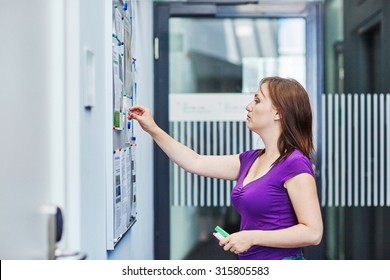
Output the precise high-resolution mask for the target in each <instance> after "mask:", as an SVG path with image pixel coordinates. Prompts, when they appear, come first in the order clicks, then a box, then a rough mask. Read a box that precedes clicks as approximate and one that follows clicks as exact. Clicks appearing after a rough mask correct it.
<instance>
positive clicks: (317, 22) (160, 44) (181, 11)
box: [153, 0, 324, 260]
mask: <svg viewBox="0 0 390 280" xmlns="http://www.w3.org/2000/svg"><path fill="white" fill-rule="evenodd" d="M208 2H209V3H207V4H204V3H186V2H165V1H164V2H155V3H154V7H153V8H154V11H153V12H154V26H153V38H154V88H155V91H154V117H155V119H156V120H157V121H158V123H159V126H160V127H161V128H162V129H163V130H164V131H169V98H168V97H169V18H171V17H190V18H197V17H198V18H205V17H207V18H294V17H301V18H305V19H306V38H307V40H306V52H307V54H306V73H307V74H306V81H307V85H306V88H307V91H308V93H309V95H310V99H311V103H312V104H311V105H312V109H313V112H316V114H313V124H314V126H313V132H314V133H313V136H314V144H315V150H316V154H315V158H314V159H313V161H314V163H315V165H316V166H315V171H316V174H317V176H316V182H317V186H318V187H319V189H320V188H321V179H320V172H319V170H321V160H320V159H321V154H322V151H321V146H322V143H321V128H320V125H319V124H321V119H320V118H321V115H322V112H321V103H320V102H321V94H322V92H323V59H322V57H323V50H322V45H323V37H322V34H323V3H322V2H315V1H314V2H300V3H272V4H271V3H267V4H239V3H238V2H240V1H235V3H236V5H232V4H227V3H225V4H223V1H220V0H216V1H208ZM227 2H232V1H227ZM242 2H243V3H244V2H245V1H242ZM246 2H248V1H246ZM308 73H309V74H308ZM169 176H170V173H169V158H168V157H167V156H166V155H165V154H164V152H163V151H162V150H161V149H160V148H159V147H158V146H157V145H156V144H154V217H155V219H154V238H155V242H154V255H155V259H157V260H164V259H170V190H169ZM319 194H321V192H320V191H319ZM320 247H323V246H320ZM305 253H306V255H309V256H310V258H317V259H318V258H322V257H323V255H324V254H323V250H322V249H316V250H315V251H314V250H313V253H312V252H311V251H309V252H305Z"/></svg>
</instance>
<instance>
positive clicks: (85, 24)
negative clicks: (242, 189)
mask: <svg viewBox="0 0 390 280" xmlns="http://www.w3.org/2000/svg"><path fill="white" fill-rule="evenodd" d="M111 8H112V6H111V3H110V1H104V0H99V1H96V0H88V1H86V0H83V1H80V6H79V9H80V10H79V12H80V14H79V21H80V34H79V40H80V42H79V48H80V49H79V53H80V59H79V63H80V65H79V67H80V68H79V69H80V79H81V81H80V93H81V94H80V95H79V97H80V100H79V107H78V110H79V112H78V114H79V115H80V118H79V121H80V124H79V125H80V131H79V136H80V188H79V189H80V190H79V197H80V198H79V200H77V199H76V201H75V203H79V205H72V195H71V194H68V199H69V200H68V201H69V204H70V208H73V209H79V213H80V217H79V218H77V217H74V216H73V217H70V219H72V220H73V221H75V222H76V224H75V225H74V228H77V226H78V225H77V222H79V232H80V250H81V251H82V252H84V253H86V254H87V258H88V259H153V257H154V252H153V237H154V236H153V223H154V218H153V214H154V213H153V176H151V174H153V169H152V167H153V162H152V153H153V148H152V147H153V146H152V141H151V139H150V137H147V135H145V134H143V133H142V132H140V131H139V133H138V135H137V142H138V146H137V161H136V164H137V166H136V168H137V209H138V211H137V212H138V215H137V222H136V223H135V225H134V226H133V227H132V228H131V229H130V231H128V232H127V234H126V235H125V237H124V238H123V239H122V240H121V241H120V242H119V243H118V244H117V246H116V247H115V250H113V251H107V250H106V188H107V184H106V180H107V178H108V180H110V177H109V176H110V174H109V176H108V177H106V170H107V167H106V164H110V163H109V162H108V161H112V154H110V151H111V150H112V147H110V141H108V140H109V139H107V134H108V135H109V136H108V137H112V125H111V124H109V123H107V117H108V119H110V118H111V116H110V115H108V116H107V114H112V106H111V104H112V103H110V102H112V97H111V95H110V94H111V92H110V90H111V89H112V81H111V79H112V77H111V71H107V69H111V56H112V51H111V36H110V35H111ZM137 10H138V13H137V14H136V16H135V18H134V19H133V22H134V23H135V24H136V26H135V28H136V35H135V36H136V55H135V56H136V58H137V71H138V73H137V80H138V103H140V104H144V105H146V106H149V107H150V106H151V104H152V96H153V60H152V59H153V57H152V54H153V52H152V2H150V1H140V5H139V6H138V9H137ZM86 49H89V50H91V51H92V52H93V53H94V55H95V66H96V72H95V73H96V99H95V106H94V107H93V108H92V109H86V108H84V106H83V90H84V86H85V82H86V78H85V76H84V72H85V50H86ZM107 58H108V59H107ZM107 97H108V98H107ZM109 103H110V104H109ZM107 108H108V110H107ZM110 109H111V110H110ZM75 110H76V108H75ZM110 135H111V136H110ZM107 149H109V152H108V153H107ZM76 196H77V195H76ZM73 212H77V211H73ZM76 232H77V231H76ZM69 234H70V233H69ZM70 238H71V237H70ZM76 242H77V241H76Z"/></svg>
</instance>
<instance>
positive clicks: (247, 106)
mask: <svg viewBox="0 0 390 280" xmlns="http://www.w3.org/2000/svg"><path fill="white" fill-rule="evenodd" d="M250 105H251V102H250V103H248V105H246V107H245V110H247V111H248V112H249V111H250V110H251V107H250Z"/></svg>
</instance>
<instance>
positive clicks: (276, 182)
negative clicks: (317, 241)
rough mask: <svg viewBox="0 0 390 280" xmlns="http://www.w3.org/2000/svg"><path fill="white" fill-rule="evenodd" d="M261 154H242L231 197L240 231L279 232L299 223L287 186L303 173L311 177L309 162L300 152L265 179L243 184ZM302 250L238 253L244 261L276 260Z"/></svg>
mask: <svg viewBox="0 0 390 280" xmlns="http://www.w3.org/2000/svg"><path fill="white" fill-rule="evenodd" d="M258 155H259V150H249V151H247V152H244V153H242V154H240V162H241V166H240V173H239V176H238V180H237V184H236V186H235V187H234V188H233V191H232V194H231V198H232V204H233V206H234V208H235V209H236V210H237V211H238V213H239V214H240V215H241V226H240V230H276V229H283V228H288V227H291V226H293V225H296V224H297V223H298V221H297V217H296V215H295V212H294V209H293V207H292V204H291V201H290V198H289V196H288V193H287V189H286V188H285V187H284V183H285V182H286V181H287V180H288V179H290V178H292V177H294V176H296V175H298V174H301V173H309V174H311V175H312V176H314V174H313V169H312V167H311V163H310V160H309V159H308V158H307V157H306V156H305V155H304V154H303V153H302V152H301V151H299V150H294V151H293V152H292V153H291V154H290V155H289V156H288V157H287V158H285V159H283V160H282V161H280V162H278V163H277V164H275V165H273V166H272V167H271V169H270V170H269V171H268V172H267V173H266V174H264V175H263V176H262V177H260V178H258V179H255V180H254V181H252V182H250V183H247V184H246V185H245V186H243V185H242V184H243V181H244V178H245V176H246V175H247V173H248V171H249V168H250V167H251V166H252V164H253V162H254V161H255V160H256V158H257V157H258ZM300 252H301V248H272V247H266V246H257V245H256V246H252V247H251V248H250V249H249V250H248V251H247V252H246V253H242V254H239V258H240V259H241V260H277V259H283V258H284V257H289V256H293V255H296V254H299V253H300Z"/></svg>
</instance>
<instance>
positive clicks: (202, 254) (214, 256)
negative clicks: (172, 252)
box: [186, 239, 237, 260]
mask: <svg viewBox="0 0 390 280" xmlns="http://www.w3.org/2000/svg"><path fill="white" fill-rule="evenodd" d="M186 260H237V256H236V255H235V254H233V253H231V252H226V251H224V250H223V249H222V247H220V246H219V245H218V240H216V239H215V240H214V239H211V240H208V241H205V242H199V243H198V244H197V245H196V246H195V247H194V248H193V250H192V251H191V252H190V253H189V254H188V256H187V258H186Z"/></svg>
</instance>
